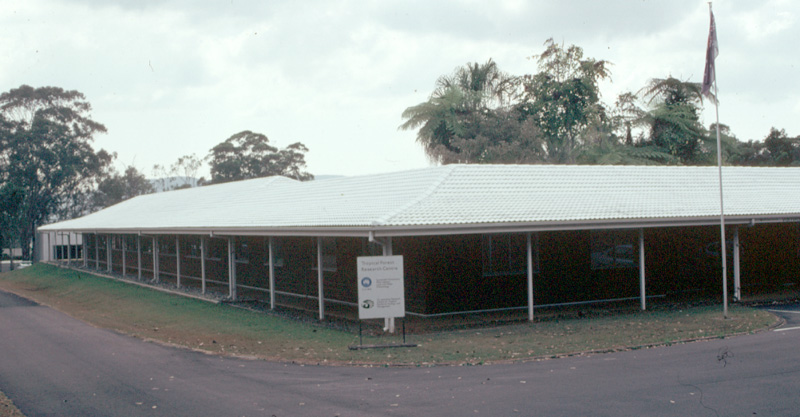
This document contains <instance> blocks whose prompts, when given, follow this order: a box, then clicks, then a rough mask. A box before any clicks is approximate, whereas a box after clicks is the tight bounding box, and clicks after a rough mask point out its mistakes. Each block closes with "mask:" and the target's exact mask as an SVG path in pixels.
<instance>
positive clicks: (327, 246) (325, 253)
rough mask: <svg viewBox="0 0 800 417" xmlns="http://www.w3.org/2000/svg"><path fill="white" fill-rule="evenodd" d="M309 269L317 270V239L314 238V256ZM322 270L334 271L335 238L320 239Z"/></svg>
mask: <svg viewBox="0 0 800 417" xmlns="http://www.w3.org/2000/svg"><path fill="white" fill-rule="evenodd" d="M312 259H313V261H312V264H311V269H312V270H314V271H316V270H317V239H314V256H313V258H312ZM322 270H323V271H328V272H336V239H334V238H323V239H322Z"/></svg>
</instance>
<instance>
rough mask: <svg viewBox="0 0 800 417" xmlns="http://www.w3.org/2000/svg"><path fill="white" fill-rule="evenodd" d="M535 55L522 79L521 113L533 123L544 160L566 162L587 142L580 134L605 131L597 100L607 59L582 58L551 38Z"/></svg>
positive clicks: (572, 48) (580, 52) (579, 52)
mask: <svg viewBox="0 0 800 417" xmlns="http://www.w3.org/2000/svg"><path fill="white" fill-rule="evenodd" d="M544 45H545V51H544V52H542V54H540V55H534V56H533V57H532V58H535V59H536V60H537V61H538V65H539V70H540V71H539V72H538V73H536V74H535V75H526V76H525V77H524V82H523V83H524V88H525V93H524V96H523V101H522V102H521V103H520V104H519V108H520V109H521V111H522V112H523V113H524V114H525V115H526V116H527V117H528V118H530V119H531V120H533V121H534V123H535V125H536V126H537V127H538V129H539V131H540V133H541V135H542V136H543V137H544V140H545V142H546V145H545V147H546V150H547V154H548V158H547V160H548V162H554V163H564V162H566V163H571V162H574V161H575V160H576V157H577V155H578V153H579V151H580V149H581V147H582V146H584V145H585V144H586V143H587V142H588V141H587V137H586V135H585V133H587V132H588V131H590V130H591V129H594V130H595V131H601V130H605V128H604V127H603V126H602V125H603V124H605V123H607V120H606V119H607V117H606V114H605V113H606V111H605V108H604V106H603V105H602V103H601V102H600V90H599V85H598V84H599V82H600V80H603V79H606V78H609V77H610V76H611V72H610V70H609V69H608V66H609V65H610V63H609V62H608V61H603V60H600V61H598V60H595V59H593V58H586V59H584V58H583V49H581V48H580V47H577V46H575V45H570V46H569V47H568V48H566V49H565V48H564V47H563V46H560V45H558V44H557V43H555V42H554V41H553V39H552V38H551V39H548V40H547V41H545V43H544Z"/></svg>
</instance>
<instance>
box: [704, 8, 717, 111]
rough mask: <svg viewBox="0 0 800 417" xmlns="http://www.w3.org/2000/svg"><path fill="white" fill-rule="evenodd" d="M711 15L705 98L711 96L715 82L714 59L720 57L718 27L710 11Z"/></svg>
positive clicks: (705, 74) (705, 75)
mask: <svg viewBox="0 0 800 417" xmlns="http://www.w3.org/2000/svg"><path fill="white" fill-rule="evenodd" d="M708 13H710V14H711V27H710V28H709V29H708V46H707V48H706V70H705V73H704V74H703V90H702V93H703V95H704V96H709V95H710V94H711V85H712V84H714V80H715V73H716V71H715V69H714V59H716V58H717V55H719V45H718V44H717V25H716V23H714V12H712V11H711V10H709V11H708Z"/></svg>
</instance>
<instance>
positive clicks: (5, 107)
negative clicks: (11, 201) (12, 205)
mask: <svg viewBox="0 0 800 417" xmlns="http://www.w3.org/2000/svg"><path fill="white" fill-rule="evenodd" d="M91 109H92V108H91V105H90V104H89V102H88V101H87V100H86V97H85V96H84V95H83V94H82V93H80V92H78V91H74V90H64V89H62V88H59V87H41V88H33V87H30V86H27V85H22V86H20V87H19V88H14V89H11V90H9V91H7V92H4V93H2V94H0V117H2V126H1V127H0V135H2V137H3V139H2V148H0V171H2V176H3V180H4V181H5V182H7V183H10V184H13V185H14V186H15V187H17V189H19V190H20V192H21V193H22V196H23V197H22V200H21V202H20V204H19V206H18V207H17V216H16V217H15V219H16V221H15V223H16V224H15V225H14V226H15V227H16V229H17V231H18V236H19V240H20V242H21V245H22V251H23V257H25V258H29V257H30V248H31V247H32V245H31V243H32V242H33V240H34V231H35V229H36V227H37V226H39V225H41V224H42V223H43V222H44V221H46V220H47V219H49V218H63V217H65V216H69V215H70V213H73V212H74V207H75V203H76V201H79V200H80V199H82V198H83V197H84V196H85V195H86V194H88V193H90V192H91V191H92V190H93V189H94V187H95V185H96V184H97V182H98V181H99V179H100V178H101V177H102V176H103V175H104V174H105V173H106V171H107V167H108V166H109V164H110V162H111V160H112V159H113V157H112V155H110V154H108V153H107V152H105V151H103V150H100V151H97V152H96V151H95V150H94V148H93V147H92V144H91V143H92V141H93V139H94V136H95V135H97V134H100V133H105V132H106V128H105V126H103V125H102V124H100V123H98V122H96V121H94V120H93V119H92V118H91Z"/></svg>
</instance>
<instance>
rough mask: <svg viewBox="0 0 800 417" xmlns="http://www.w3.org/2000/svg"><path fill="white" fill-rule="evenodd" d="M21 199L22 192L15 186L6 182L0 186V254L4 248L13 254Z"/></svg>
mask: <svg viewBox="0 0 800 417" xmlns="http://www.w3.org/2000/svg"><path fill="white" fill-rule="evenodd" d="M23 198H24V190H22V189H20V188H19V187H17V186H16V185H14V184H11V183H8V182H6V183H4V184H2V185H0V253H2V252H3V249H6V248H8V249H9V253H13V252H12V249H13V248H14V244H15V243H16V242H17V237H18V233H17V228H16V225H17V223H18V221H19V220H18V218H17V217H18V216H19V212H20V210H19V209H20V206H21V204H22V200H23ZM12 265H13V263H12Z"/></svg>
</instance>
